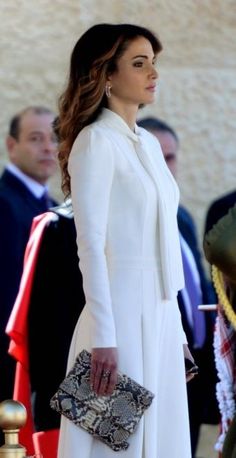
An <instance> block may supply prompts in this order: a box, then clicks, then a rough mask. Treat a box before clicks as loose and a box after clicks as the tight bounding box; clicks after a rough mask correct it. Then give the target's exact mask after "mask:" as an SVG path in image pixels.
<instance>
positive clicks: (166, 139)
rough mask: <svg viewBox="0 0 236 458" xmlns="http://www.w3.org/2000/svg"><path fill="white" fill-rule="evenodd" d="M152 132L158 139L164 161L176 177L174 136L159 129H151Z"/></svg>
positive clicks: (176, 148)
mask: <svg viewBox="0 0 236 458" xmlns="http://www.w3.org/2000/svg"><path fill="white" fill-rule="evenodd" d="M152 133H153V134H154V135H155V137H157V139H158V140H159V142H160V145H161V149H162V151H163V155H164V158H165V161H166V163H167V165H168V167H169V169H170V171H171V173H172V175H173V176H174V177H175V178H176V175H177V151H178V143H177V141H176V139H175V137H173V135H172V134H171V133H170V132H161V131H159V130H153V131H152Z"/></svg>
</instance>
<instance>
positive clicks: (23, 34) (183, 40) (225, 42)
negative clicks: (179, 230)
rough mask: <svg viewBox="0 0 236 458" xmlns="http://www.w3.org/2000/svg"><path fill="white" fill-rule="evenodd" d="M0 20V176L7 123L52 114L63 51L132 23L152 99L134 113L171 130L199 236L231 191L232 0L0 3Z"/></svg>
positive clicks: (235, 54) (234, 170)
mask: <svg viewBox="0 0 236 458" xmlns="http://www.w3.org/2000/svg"><path fill="white" fill-rule="evenodd" d="M0 22H1V28H0V56H1V67H0V87H1V112H0V167H1V169H2V167H3V165H4V163H5V162H6V160H7V157H6V152H5V146H4V139H5V135H6V132H7V127H8V121H9V118H10V117H11V116H12V115H13V114H14V113H15V112H16V111H17V110H19V109H21V108H23V107H24V106H26V105H28V104H38V103H40V104H46V105H48V106H51V107H52V108H54V109H55V110H56V107H57V98H58V94H59V93H60V91H61V89H62V88H63V84H64V82H65V79H66V71H67V68H68V62H69V56H70V52H71V49H72V47H73V45H74V43H75V41H76V40H77V38H78V37H79V36H80V34H81V33H83V32H84V31H85V30H86V29H87V28H88V27H89V26H90V25H92V24H94V23H97V22H133V23H138V24H142V25H145V26H148V27H150V28H151V29H153V31H155V32H156V33H157V34H158V35H159V37H160V39H161V41H162V43H163V46H164V50H163V52H162V54H161V55H160V60H159V73H160V79H159V90H158V96H157V101H156V103H155V105H153V106H151V107H146V108H145V109H144V110H143V111H142V113H140V115H141V116H143V115H146V114H154V115H157V116H159V117H161V118H162V119H165V120H166V121H167V122H169V123H170V124H171V125H172V126H173V127H174V128H175V129H176V130H177V132H178V135H179V137H180V141H181V151H180V160H179V183H180V188H181V195H182V201H183V203H184V204H186V205H187V207H188V208H189V209H190V210H191V212H192V213H193V215H194V216H195V218H196V222H197V225H198V230H199V236H201V235H202V231H203V224H204V218H205V212H206V209H207V207H208V205H209V203H210V201H211V200H212V199H213V198H215V197H216V196H218V195H220V194H222V193H224V192H226V191H228V190H230V189H233V188H234V187H235V174H236V164H235V159H234V158H235V149H236V147H235V144H236V129H235V127H236V126H235V119H236V73H235V70H236V63H235V62H236V27H235V24H236V2H235V0H224V1H222V0H175V1H173V0H99V1H97V0H53V1H50V0H1V9H0ZM59 181H60V180H59V174H58V177H56V178H55V179H54V180H53V182H52V188H53V192H54V195H55V196H56V197H57V198H59V199H61V198H62V195H61V192H60V185H59Z"/></svg>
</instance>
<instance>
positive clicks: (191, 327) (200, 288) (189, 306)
mask: <svg viewBox="0 0 236 458" xmlns="http://www.w3.org/2000/svg"><path fill="white" fill-rule="evenodd" d="M138 124H139V126H141V127H144V128H145V129H147V130H149V131H150V132H152V133H153V134H154V135H155V136H156V137H157V138H158V140H159V142H160V144H161V148H162V151H163V154H164V157H165V160H166V163H167V165H168V167H169V169H170V171H171V173H172V174H173V176H174V177H175V178H176V175H177V151H178V148H179V140H178V137H177V134H176V133H175V131H174V130H173V129H172V128H171V127H170V126H169V125H167V124H166V123H165V122H163V121H161V120H159V119H156V118H144V119H142V120H140V121H139V122H138ZM177 217H178V227H179V231H180V240H181V249H182V256H183V261H184V259H186V262H187V263H188V266H189V268H190V270H191V275H192V278H193V279H194V285H193V286H192V285H191V284H190V283H189V281H188V279H187V275H188V271H186V269H185V264H186V262H183V264H184V274H185V288H184V289H183V290H181V291H180V292H179V294H178V303H179V308H180V311H181V316H182V322H183V328H184V331H185V333H186V337H187V340H188V344H189V349H190V351H191V353H192V355H193V357H194V360H195V362H196V364H197V365H198V367H199V375H198V376H196V377H194V379H193V380H191V381H190V382H189V383H188V385H187V391H188V405H189V417H190V432H191V447H192V456H193V457H194V456H195V453H196V448H197V443H198V437H199V432H200V426H201V424H202V423H217V422H218V420H219V414H218V408H217V402H216V397H215V384H216V381H217V379H216V371H215V365H214V356H213V328H214V319H215V314H213V313H210V312H207V313H203V312H201V311H199V310H198V309H197V305H200V304H209V303H211V302H212V300H213V298H214V297H215V296H214V291H213V288H212V286H211V284H210V283H209V281H208V280H207V278H206V275H205V272H204V268H203V264H202V259H201V254H200V250H199V247H198V242H197V234H196V227H195V224H194V221H193V218H192V216H191V215H190V213H189V212H188V211H187V210H186V208H184V207H183V206H179V209H178V215H177ZM193 287H194V288H195V289H196V292H197V294H198V297H197V300H198V302H197V304H196V306H194V304H193V301H194V298H193V294H192V293H193V291H192V289H193ZM194 307H195V309H194ZM197 326H198V328H197ZM199 326H201V329H200V330H199ZM197 333H198V335H197Z"/></svg>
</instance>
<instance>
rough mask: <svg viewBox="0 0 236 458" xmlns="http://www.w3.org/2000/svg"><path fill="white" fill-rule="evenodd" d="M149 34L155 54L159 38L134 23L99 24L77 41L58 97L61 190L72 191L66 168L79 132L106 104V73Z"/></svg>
mask: <svg viewBox="0 0 236 458" xmlns="http://www.w3.org/2000/svg"><path fill="white" fill-rule="evenodd" d="M140 36H142V37H144V38H146V39H147V40H148V41H149V42H150V43H151V45H152V48H153V52H154V54H155V55H156V54H158V53H159V52H160V51H161V50H162V45H161V42H160V41H159V39H158V38H157V37H156V36H155V35H154V34H153V33H152V32H151V31H150V30H148V29H146V28H144V27H140V26H136V25H131V24H97V25H94V26H93V27H91V28H90V29H88V30H87V31H86V32H85V33H84V34H83V35H82V36H81V38H80V39H79V40H78V41H77V43H76V44H75V47H74V49H73V51H72V54H71V60H70V71H69V77H68V83H67V87H66V89H65V90H64V92H63V93H62V94H61V96H60V98H59V116H58V118H57V121H56V123H55V130H56V132H57V134H58V136H59V155H58V157H59V163H60V167H61V174H62V185H61V187H62V191H63V192H64V194H65V196H66V197H68V196H69V195H70V191H71V189H70V176H69V173H68V170H67V165H68V159H69V155H70V151H71V148H72V145H73V143H74V141H75V139H76V137H77V135H78V134H79V132H80V131H81V130H82V129H83V128H84V127H85V126H87V125H88V124H91V123H92V122H93V121H95V120H96V119H97V117H98V115H99V113H100V111H101V109H102V108H103V107H106V106H107V98H106V95H105V85H106V81H107V76H108V75H111V74H112V73H114V72H115V71H116V69H117V65H116V64H117V60H118V59H119V58H120V57H121V56H122V54H123V53H124V51H125V50H126V49H127V46H128V45H129V43H130V42H131V41H133V40H135V39H136V38H138V37H140Z"/></svg>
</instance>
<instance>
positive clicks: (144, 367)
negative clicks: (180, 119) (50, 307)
mask: <svg viewBox="0 0 236 458" xmlns="http://www.w3.org/2000/svg"><path fill="white" fill-rule="evenodd" d="M69 173H70V175H71V185H72V203H73V209H74V216H75V223H76V229H77V243H78V254H79V258H80V269H81V271H82V275H83V286H84V291H85V296H86V306H85V308H84V310H83V312H82V314H81V316H80V318H79V320H78V323H77V326H76V328H75V332H74V336H73V339H72V343H71V348H70V355H69V360H68V370H69V368H70V367H71V366H72V364H73V362H74V359H75V357H76V355H77V354H78V353H79V352H80V351H81V350H82V349H83V348H85V349H87V350H89V351H91V348H93V347H114V346H117V348H118V357H119V361H118V365H119V370H120V371H122V372H124V373H127V374H128V375H129V376H131V377H132V378H134V379H135V380H136V381H137V382H139V383H140V384H143V385H144V386H145V387H146V388H148V389H150V390H151V391H152V392H153V393H154V394H155V398H154V401H153V402H152V405H151V407H150V408H149V409H148V410H147V411H146V413H145V414H144V416H143V418H142V419H141V422H140V424H139V426H138V429H137V430H136V432H135V433H134V434H133V435H132V436H131V438H130V440H129V441H130V446H129V448H128V449H127V450H126V451H124V452H119V453H118V455H119V456H120V457H121V456H122V458H123V457H124V458H190V456H191V452H190V439H189V426H188V413H187V412H188V409H187V397H186V381H185V371H184V358H183V343H185V342H186V340H185V336H184V333H183V330H182V325H181V318H180V313H179V309H178V304H177V300H176V295H177V291H178V290H179V289H181V288H182V287H183V271H182V263H181V255H180V245H179V236H178V229H177V221H176V213H177V207H178V200H179V192H178V188H177V185H176V183H175V181H174V179H173V177H172V175H171V173H170V172H169V170H168V168H167V166H166V164H165V161H164V159H163V154H162V152H161V149H160V145H159V143H158V141H157V140H156V138H155V137H154V136H153V135H151V134H150V133H148V132H147V131H145V130H144V129H142V128H138V127H137V126H136V128H135V132H132V131H131V130H130V128H129V127H128V125H127V124H126V123H125V122H124V120H123V119H122V118H121V117H120V116H118V115H117V114H115V113H114V112H112V111H110V110H107V109H104V110H103V112H102V114H101V116H100V117H99V119H98V120H97V121H96V122H94V123H93V124H91V125H90V126H87V127H86V128H84V129H83V130H82V131H81V132H80V134H79V135H78V137H77V139H76V141H75V143H74V145H73V148H72V151H71V154H70V159H69ZM114 456H117V452H113V451H112V450H111V449H110V448H109V447H108V446H106V445H104V444H102V443H101V442H99V441H98V440H94V439H92V437H91V436H90V435H89V434H88V433H86V432H84V431H83V430H82V429H81V428H78V427H76V426H75V425H74V424H73V423H71V422H70V421H69V420H67V419H65V418H62V422H61V431H60V440H59V453H58V457H59V458H111V457H114Z"/></svg>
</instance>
